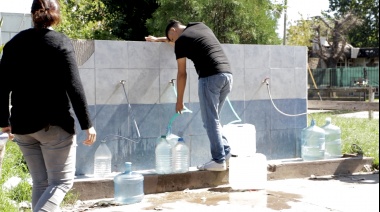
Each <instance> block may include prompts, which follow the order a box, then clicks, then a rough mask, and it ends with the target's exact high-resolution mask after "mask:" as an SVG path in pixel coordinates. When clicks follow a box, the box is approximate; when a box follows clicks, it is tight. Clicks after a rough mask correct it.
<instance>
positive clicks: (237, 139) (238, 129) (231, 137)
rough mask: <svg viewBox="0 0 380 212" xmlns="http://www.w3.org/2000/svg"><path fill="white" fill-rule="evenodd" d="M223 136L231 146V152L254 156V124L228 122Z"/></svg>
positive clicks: (224, 127)
mask: <svg viewBox="0 0 380 212" xmlns="http://www.w3.org/2000/svg"><path fill="white" fill-rule="evenodd" d="M223 136H225V137H226V138H227V141H228V144H229V145H230V147H231V154H233V155H238V156H252V155H253V154H254V153H256V128H255V125H252V124H227V125H224V126H223Z"/></svg>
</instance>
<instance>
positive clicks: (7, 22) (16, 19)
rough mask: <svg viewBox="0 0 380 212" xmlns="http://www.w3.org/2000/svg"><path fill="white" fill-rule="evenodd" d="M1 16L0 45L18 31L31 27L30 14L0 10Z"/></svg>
mask: <svg viewBox="0 0 380 212" xmlns="http://www.w3.org/2000/svg"><path fill="white" fill-rule="evenodd" d="M1 18H3V25H2V26H1V30H0V31H1V33H0V45H1V44H5V43H6V42H8V41H9V40H10V39H11V38H12V37H13V36H15V35H16V34H17V33H18V32H19V31H22V30H24V29H28V28H30V27H32V17H31V15H30V14H20V13H2V12H0V19H1Z"/></svg>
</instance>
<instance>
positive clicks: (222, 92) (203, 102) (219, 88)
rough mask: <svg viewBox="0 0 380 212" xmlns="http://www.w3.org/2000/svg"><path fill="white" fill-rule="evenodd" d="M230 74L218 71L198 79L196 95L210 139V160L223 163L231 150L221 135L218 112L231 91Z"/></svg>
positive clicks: (231, 81)
mask: <svg viewBox="0 0 380 212" xmlns="http://www.w3.org/2000/svg"><path fill="white" fill-rule="evenodd" d="M232 84H233V77H232V74H228V73H219V74H216V75H212V76H209V77H205V78H200V79H199V81H198V96H199V104H200V109H201V115H202V121H203V126H204V128H205V129H206V131H207V136H208V138H209V140H210V149H211V156H212V160H214V161H215V162H217V163H223V161H224V160H225V156H226V155H227V154H228V153H229V152H230V151H231V148H230V146H229V145H228V142H227V140H226V139H225V138H224V137H223V135H222V125H221V123H220V112H221V110H222V107H223V105H224V103H225V101H226V98H227V95H228V94H229V93H230V92H231V89H232Z"/></svg>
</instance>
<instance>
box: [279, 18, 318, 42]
mask: <svg viewBox="0 0 380 212" xmlns="http://www.w3.org/2000/svg"><path fill="white" fill-rule="evenodd" d="M312 26H313V23H312V20H305V19H304V18H303V17H302V15H301V20H299V21H296V22H295V25H290V26H289V27H288V30H287V36H286V37H287V40H286V44H287V45H290V46H309V47H311V46H312V43H311V42H310V40H312V39H313V38H314V35H315V34H314V30H313V27H312Z"/></svg>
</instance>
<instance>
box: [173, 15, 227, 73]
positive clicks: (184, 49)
mask: <svg viewBox="0 0 380 212" xmlns="http://www.w3.org/2000/svg"><path fill="white" fill-rule="evenodd" d="M175 54H176V58H177V59H178V58H183V57H187V58H189V59H190V60H192V61H193V63H194V66H195V69H196V70H197V73H198V75H199V77H200V78H203V77H208V76H211V75H214V74H217V73H231V70H230V65H229V61H228V58H227V57H226V55H225V53H224V51H223V48H222V46H221V45H220V43H219V41H218V39H217V38H216V37H215V35H214V33H213V32H212V30H211V29H210V28H209V27H207V26H206V25H205V24H203V23H201V22H192V23H189V24H188V25H187V27H186V29H185V30H184V31H183V33H182V34H181V36H180V37H179V38H178V40H176V42H175Z"/></svg>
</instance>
